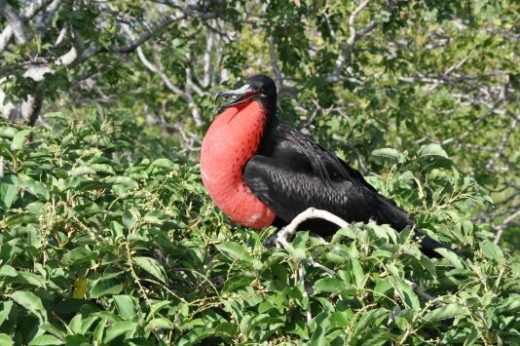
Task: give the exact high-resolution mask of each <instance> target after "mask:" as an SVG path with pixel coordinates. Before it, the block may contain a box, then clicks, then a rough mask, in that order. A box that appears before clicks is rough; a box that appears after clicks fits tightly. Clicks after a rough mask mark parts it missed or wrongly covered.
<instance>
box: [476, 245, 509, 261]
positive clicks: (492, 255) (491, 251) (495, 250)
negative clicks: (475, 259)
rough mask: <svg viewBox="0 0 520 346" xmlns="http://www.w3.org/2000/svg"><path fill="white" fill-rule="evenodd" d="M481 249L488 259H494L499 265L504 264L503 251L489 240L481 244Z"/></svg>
mask: <svg viewBox="0 0 520 346" xmlns="http://www.w3.org/2000/svg"><path fill="white" fill-rule="evenodd" d="M480 249H481V250H482V253H484V256H486V257H487V258H489V259H492V260H494V261H495V262H498V263H502V262H504V253H503V252H502V249H500V247H499V246H498V245H496V244H494V243H492V242H490V241H489V240H484V241H483V242H482V243H480Z"/></svg>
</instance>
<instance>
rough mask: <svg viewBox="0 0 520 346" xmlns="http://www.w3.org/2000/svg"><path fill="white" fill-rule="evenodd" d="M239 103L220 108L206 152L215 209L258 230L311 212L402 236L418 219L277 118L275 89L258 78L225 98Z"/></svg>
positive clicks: (426, 249) (326, 228)
mask: <svg viewBox="0 0 520 346" xmlns="http://www.w3.org/2000/svg"><path fill="white" fill-rule="evenodd" d="M221 94H223V95H225V96H238V99H237V100H235V101H233V102H231V103H229V104H227V105H225V106H223V107H222V108H221V114H220V115H219V116H218V117H217V118H216V119H215V120H214V121H213V123H212V124H211V126H210V128H209V129H208V131H207V133H206V135H205V137H204V140H203V142H202V148H201V158H200V165H201V173H202V181H203V183H204V185H205V187H206V189H207V190H208V192H209V194H210V196H211V197H212V199H213V201H214V202H215V203H216V205H217V206H218V207H219V208H220V209H222V211H223V212H224V213H225V214H226V215H227V216H228V217H229V218H230V219H232V220H234V221H235V222H237V223H239V224H241V225H244V226H248V227H253V228H263V227H266V226H269V225H275V226H283V225H286V224H288V223H289V222H290V221H291V220H292V219H293V218H294V217H295V216H297V215H298V214H299V213H301V212H303V211H304V210H306V209H307V208H309V207H315V208H318V209H324V210H327V211H329V212H331V213H333V214H335V215H337V216H339V217H341V218H342V219H344V220H346V221H347V222H368V221H369V220H373V221H375V222H376V223H378V224H389V225H390V226H392V227H393V228H394V229H396V230H398V231H400V230H402V229H404V228H405V227H407V226H413V225H414V223H413V220H412V219H411V218H410V216H409V215H408V214H407V213H406V212H405V211H404V210H403V209H401V208H399V207H398V206H397V205H396V204H395V203H394V202H393V201H392V200H390V199H388V198H386V197H384V196H382V195H380V194H379V193H378V192H377V191H376V189H375V188H374V187H373V186H371V185H370V184H369V183H367V181H366V180H365V179H364V178H363V176H362V175H361V174H360V173H359V172H358V171H357V170H355V169H353V168H351V167H350V166H348V165H347V163H345V162H344V161H343V160H341V159H340V158H338V157H337V156H336V155H335V154H333V153H331V152H329V151H327V150H326V149H324V148H323V147H321V146H320V145H319V144H316V143H315V142H314V141H312V140H311V139H309V138H308V137H306V136H304V135H303V134H301V133H300V132H298V131H297V130H295V129H293V128H291V127H290V126H288V125H287V124H284V123H282V122H280V121H279V120H278V118H277V117H276V101H277V100H276V98H277V92H276V85H275V83H274V82H273V80H272V79H271V78H269V77H268V76H266V75H262V74H260V75H256V76H253V77H251V78H249V79H248V80H247V83H246V85H244V86H243V87H241V88H239V89H237V90H232V91H228V92H224V93H221ZM302 228H304V229H307V230H309V231H311V232H314V233H316V234H319V235H330V234H333V233H334V232H336V231H337V229H338V226H336V225H334V224H332V223H330V222H327V221H325V220H321V219H315V220H309V221H307V222H305V223H304V224H303V226H302ZM419 236H421V237H420V241H421V250H422V251H423V253H425V254H426V255H427V256H438V255H437V253H436V252H435V251H434V249H435V248H438V247H443V246H442V245H441V244H439V243H437V242H435V241H434V240H432V239H430V238H427V237H422V235H421V234H420V233H419V232H418V231H416V237H419Z"/></svg>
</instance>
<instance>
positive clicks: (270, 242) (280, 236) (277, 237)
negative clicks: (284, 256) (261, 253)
mask: <svg viewBox="0 0 520 346" xmlns="http://www.w3.org/2000/svg"><path fill="white" fill-rule="evenodd" d="M284 230H285V228H282V229H281V230H279V231H278V232H276V233H275V234H273V235H271V236H269V237H268V238H267V239H266V240H264V242H263V245H264V246H265V247H266V248H271V247H274V246H276V247H281V248H285V247H287V245H289V242H288V241H287V232H284Z"/></svg>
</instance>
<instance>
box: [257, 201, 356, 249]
mask: <svg viewBox="0 0 520 346" xmlns="http://www.w3.org/2000/svg"><path fill="white" fill-rule="evenodd" d="M309 219H323V220H327V221H329V222H332V223H334V224H336V225H338V226H339V227H341V228H345V227H348V226H349V223H348V222H347V221H345V220H343V219H342V218H340V217H339V216H337V215H334V214H332V213H331V212H328V211H326V210H323V209H316V208H313V207H310V208H308V209H306V210H304V211H303V212H301V213H300V214H298V215H296V217H295V218H294V219H293V220H292V221H291V223H289V224H288V225H287V226H285V227H284V228H282V229H281V230H279V231H278V232H277V233H275V234H273V235H272V236H270V237H269V238H267V240H266V241H265V242H264V246H266V247H271V246H273V245H276V246H279V247H283V248H285V247H286V246H287V245H289V241H288V239H289V238H290V237H292V236H294V234H295V233H296V230H297V228H298V226H299V225H300V224H302V223H303V222H305V221H307V220H309Z"/></svg>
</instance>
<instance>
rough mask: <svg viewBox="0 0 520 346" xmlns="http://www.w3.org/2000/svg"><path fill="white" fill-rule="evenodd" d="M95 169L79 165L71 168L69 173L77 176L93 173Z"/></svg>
mask: <svg viewBox="0 0 520 346" xmlns="http://www.w3.org/2000/svg"><path fill="white" fill-rule="evenodd" d="M94 173H96V171H95V170H94V169H92V168H90V167H88V166H79V167H75V168H73V169H71V170H70V171H69V175H70V176H71V177H78V176H81V175H87V174H94Z"/></svg>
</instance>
